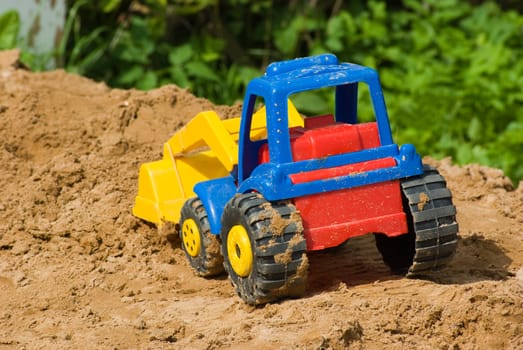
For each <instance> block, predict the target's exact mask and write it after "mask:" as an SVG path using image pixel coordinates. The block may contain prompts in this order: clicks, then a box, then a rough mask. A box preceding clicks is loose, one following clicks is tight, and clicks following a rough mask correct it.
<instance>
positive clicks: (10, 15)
mask: <svg viewBox="0 0 523 350" xmlns="http://www.w3.org/2000/svg"><path fill="white" fill-rule="evenodd" d="M19 31H20V17H19V16H18V12H16V11H14V10H12V11H7V12H5V13H4V14H2V16H0V50H5V49H12V48H14V47H15V46H16V40H17V37H18V32H19Z"/></svg>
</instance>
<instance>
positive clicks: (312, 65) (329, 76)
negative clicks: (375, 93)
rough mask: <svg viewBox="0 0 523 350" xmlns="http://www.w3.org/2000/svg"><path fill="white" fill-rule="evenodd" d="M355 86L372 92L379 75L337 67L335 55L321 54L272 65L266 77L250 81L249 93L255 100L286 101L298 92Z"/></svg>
mask: <svg viewBox="0 0 523 350" xmlns="http://www.w3.org/2000/svg"><path fill="white" fill-rule="evenodd" d="M357 82H364V83H367V84H368V85H369V88H370V89H371V90H373V88H375V87H377V88H379V81H378V74H377V73H376V71H375V70H374V69H372V68H368V67H364V66H360V65H357V64H353V63H338V58H337V57H336V56H335V55H333V54H324V55H319V56H313V57H306V58H298V59H295V60H291V61H283V62H275V63H272V64H270V65H269V66H268V67H267V70H266V72H265V75H263V76H262V77H259V78H255V79H253V80H252V81H251V83H250V84H249V87H248V91H249V93H250V94H253V95H257V96H265V97H267V96H269V95H272V96H277V95H282V96H281V97H282V98H287V96H288V95H290V94H293V93H296V92H300V91H306V90H314V89H319V88H323V87H330V86H339V85H347V84H353V83H357ZM376 84H378V85H377V86H375V85H376Z"/></svg>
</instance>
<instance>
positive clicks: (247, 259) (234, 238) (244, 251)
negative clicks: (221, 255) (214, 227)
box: [227, 225, 253, 277]
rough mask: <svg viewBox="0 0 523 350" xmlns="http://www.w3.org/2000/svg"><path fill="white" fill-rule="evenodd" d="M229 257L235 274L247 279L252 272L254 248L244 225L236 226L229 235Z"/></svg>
mask: <svg viewBox="0 0 523 350" xmlns="http://www.w3.org/2000/svg"><path fill="white" fill-rule="evenodd" d="M227 256H228V257H229V263H230V264H231V267H232V269H233V270H234V272H235V273H236V274H237V275H238V276H240V277H247V276H249V275H250V273H251V271H252V262H253V257H252V247H251V240H250V238H249V234H248V233H247V231H246V230H245V228H244V227H243V226H242V225H235V226H233V227H231V229H230V230H229V234H228V235H227Z"/></svg>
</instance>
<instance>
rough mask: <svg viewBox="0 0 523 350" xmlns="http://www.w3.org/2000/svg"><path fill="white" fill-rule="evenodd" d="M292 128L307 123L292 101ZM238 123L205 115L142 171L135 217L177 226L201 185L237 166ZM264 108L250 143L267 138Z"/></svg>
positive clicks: (254, 126) (257, 117)
mask: <svg viewBox="0 0 523 350" xmlns="http://www.w3.org/2000/svg"><path fill="white" fill-rule="evenodd" d="M289 126H290V127H295V126H303V119H302V118H301V116H300V115H299V113H298V111H297V110H296V108H295V107H294V105H293V104H292V103H291V102H290V101H289ZM239 129H240V118H234V119H227V120H221V119H220V118H219V117H218V115H217V114H216V113H215V112H201V113H199V114H198V115H197V116H196V117H194V118H193V119H192V120H191V121H190V122H189V123H187V125H185V126H184V127H183V128H182V129H180V130H179V131H178V132H177V133H176V134H174V136H172V137H171V138H170V139H169V140H168V141H167V142H166V143H165V144H164V146H163V157H162V159H161V160H158V161H154V162H150V163H145V164H142V165H141V166H140V173H139V177H138V195H137V196H136V198H135V204H134V207H133V210H132V211H133V215H135V216H137V217H139V218H141V219H144V220H146V221H149V222H152V223H155V224H156V225H158V226H161V225H162V224H163V223H164V222H167V221H169V222H173V223H178V221H179V220H180V210H181V208H182V206H183V203H185V201H186V200H187V199H188V198H191V197H194V196H195V194H194V191H193V188H194V185H196V184H197V183H198V182H202V181H206V180H210V179H215V178H220V177H224V176H227V175H228V174H229V173H230V172H231V171H232V169H233V167H234V166H235V165H236V164H237V163H238V138H239V135H238V133H239ZM266 134H267V132H266V118H265V108H262V109H260V110H259V111H258V112H256V113H255V114H254V116H253V122H252V128H251V138H252V139H262V138H266V137H267V135H266Z"/></svg>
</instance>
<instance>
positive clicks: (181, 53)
mask: <svg viewBox="0 0 523 350" xmlns="http://www.w3.org/2000/svg"><path fill="white" fill-rule="evenodd" d="M192 56H193V49H192V47H191V45H190V44H184V45H180V46H177V47H175V48H173V49H171V50H170V52H169V62H170V63H171V64H173V65H179V64H183V63H185V62H187V61H189V59H191V57H192Z"/></svg>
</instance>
